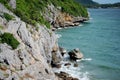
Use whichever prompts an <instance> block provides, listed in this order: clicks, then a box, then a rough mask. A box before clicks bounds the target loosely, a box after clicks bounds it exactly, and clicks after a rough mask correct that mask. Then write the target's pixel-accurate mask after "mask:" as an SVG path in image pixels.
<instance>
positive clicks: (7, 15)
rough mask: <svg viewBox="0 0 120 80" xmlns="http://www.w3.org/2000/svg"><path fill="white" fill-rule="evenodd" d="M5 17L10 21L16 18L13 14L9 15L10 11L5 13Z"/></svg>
mask: <svg viewBox="0 0 120 80" xmlns="http://www.w3.org/2000/svg"><path fill="white" fill-rule="evenodd" d="M4 17H5V19H6V20H7V21H10V20H12V19H13V18H14V17H13V16H12V15H9V14H8V13H4Z"/></svg>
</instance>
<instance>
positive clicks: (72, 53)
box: [68, 48, 83, 61]
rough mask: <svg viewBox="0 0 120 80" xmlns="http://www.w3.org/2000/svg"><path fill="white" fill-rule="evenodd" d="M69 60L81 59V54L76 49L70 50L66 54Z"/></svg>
mask: <svg viewBox="0 0 120 80" xmlns="http://www.w3.org/2000/svg"><path fill="white" fill-rule="evenodd" d="M68 54H69V56H70V59H72V60H75V61H76V60H77V59H81V58H83V54H82V53H81V52H80V50H79V49H78V48H76V49H73V50H71V51H70V52H68Z"/></svg>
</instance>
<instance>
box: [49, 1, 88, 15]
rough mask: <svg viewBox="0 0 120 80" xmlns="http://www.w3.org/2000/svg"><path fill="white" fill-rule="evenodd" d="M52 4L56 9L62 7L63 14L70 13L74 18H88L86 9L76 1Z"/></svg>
mask: <svg viewBox="0 0 120 80" xmlns="http://www.w3.org/2000/svg"><path fill="white" fill-rule="evenodd" d="M51 2H52V3H53V4H54V5H55V6H56V7H59V6H61V8H62V11H63V12H66V13H69V14H71V15H73V16H82V17H88V13H87V10H86V8H85V7H83V6H81V5H80V4H79V3H77V2H75V1H74V0H51Z"/></svg>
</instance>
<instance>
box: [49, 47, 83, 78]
mask: <svg viewBox="0 0 120 80" xmlns="http://www.w3.org/2000/svg"><path fill="white" fill-rule="evenodd" d="M60 53H61V55H62V56H63V60H62V61H63V62H62V63H56V64H51V65H52V67H53V68H56V69H57V70H59V69H60V68H61V67H62V66H61V65H63V66H64V67H68V68H69V67H70V66H71V65H72V63H73V62H74V64H73V67H78V64H77V62H76V60H80V59H82V58H83V54H82V53H81V52H80V50H79V49H78V48H76V49H73V50H71V51H69V52H67V50H65V49H64V48H61V47H60ZM66 54H67V55H69V60H68V61H69V62H64V55H66ZM55 75H56V76H57V77H58V78H60V80H79V79H78V78H75V77H74V76H71V75H70V74H69V73H67V72H64V71H58V72H55Z"/></svg>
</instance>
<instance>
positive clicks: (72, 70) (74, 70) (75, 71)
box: [53, 61, 89, 80]
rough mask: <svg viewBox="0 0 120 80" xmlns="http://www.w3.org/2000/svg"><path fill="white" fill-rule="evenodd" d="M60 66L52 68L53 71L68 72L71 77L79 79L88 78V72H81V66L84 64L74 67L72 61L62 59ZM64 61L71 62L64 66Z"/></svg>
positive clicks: (86, 79)
mask: <svg viewBox="0 0 120 80" xmlns="http://www.w3.org/2000/svg"><path fill="white" fill-rule="evenodd" d="M61 63H62V66H61V68H60V69H58V68H53V70H54V72H60V71H63V72H66V73H69V74H70V75H71V76H72V77H75V78H78V79H79V80H89V77H88V75H89V73H88V72H82V71H81V70H82V68H84V66H82V65H80V66H79V67H74V63H71V62H70V61H62V62H61ZM65 63H71V65H70V66H64V64H65Z"/></svg>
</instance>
